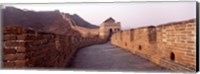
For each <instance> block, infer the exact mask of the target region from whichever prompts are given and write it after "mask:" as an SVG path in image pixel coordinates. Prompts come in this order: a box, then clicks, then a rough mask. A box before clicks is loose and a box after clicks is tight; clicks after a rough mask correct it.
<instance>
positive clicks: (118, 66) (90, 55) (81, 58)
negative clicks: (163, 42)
mask: <svg viewBox="0 0 200 74" xmlns="http://www.w3.org/2000/svg"><path fill="white" fill-rule="evenodd" d="M71 69H73V70H74V69H75V70H108V71H162V72H163V71H170V70H167V69H165V68H162V67H159V66H157V65H155V64H154V63H151V62H150V61H148V60H146V59H144V58H141V57H139V56H137V55H135V54H131V53H130V52H128V51H125V50H123V49H122V48H119V47H116V46H113V45H111V43H110V42H108V43H106V44H98V45H93V46H89V47H85V48H82V49H80V50H79V51H78V53H77V54H76V56H75V57H74V59H73V61H72V63H71Z"/></svg>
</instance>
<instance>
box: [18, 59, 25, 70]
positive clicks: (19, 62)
mask: <svg viewBox="0 0 200 74" xmlns="http://www.w3.org/2000/svg"><path fill="white" fill-rule="evenodd" d="M15 66H16V67H17V68H21V67H25V66H26V60H16V61H15Z"/></svg>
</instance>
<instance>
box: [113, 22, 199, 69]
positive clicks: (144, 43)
mask: <svg viewBox="0 0 200 74" xmlns="http://www.w3.org/2000/svg"><path fill="white" fill-rule="evenodd" d="M111 43H112V44H114V45H116V46H119V47H122V48H125V49H127V50H128V51H130V52H132V53H134V54H137V55H140V56H142V57H143V58H146V59H148V60H150V61H152V62H154V63H156V64H158V65H160V66H163V67H165V68H168V69H171V70H174V71H195V70H196V24H195V20H193V19H192V20H188V21H181V22H175V23H168V24H161V25H159V26H156V27H153V26H149V27H141V28H136V29H130V30H124V31H121V32H117V33H115V34H114V35H113V36H112V40H111Z"/></svg>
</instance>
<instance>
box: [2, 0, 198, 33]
mask: <svg viewBox="0 0 200 74" xmlns="http://www.w3.org/2000/svg"><path fill="white" fill-rule="evenodd" d="M5 6H13V7H16V8H20V9H28V10H34V11H54V10H59V11H60V12H64V13H69V14H77V15H79V16H80V17H82V18H83V19H84V20H86V21H88V22H89V23H91V24H94V25H98V26H99V25H100V24H101V23H102V22H103V21H104V20H106V19H107V18H109V17H113V18H114V19H115V20H116V21H117V22H121V26H122V29H129V28H136V27H141V26H148V25H155V26H156V25H159V24H164V23H169V22H175V21H182V20H188V19H193V18H196V2H135V3H79V4H77V3H75V4H73V3H71V4H69V3H68V4H12V5H11V4H10V5H9V4H7V5H5Z"/></svg>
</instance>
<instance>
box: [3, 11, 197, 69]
mask: <svg viewBox="0 0 200 74" xmlns="http://www.w3.org/2000/svg"><path fill="white" fill-rule="evenodd" d="M56 14H58V15H55V16H59V19H60V20H57V21H56V24H55V25H58V24H62V25H63V24H64V25H66V24H68V25H69V26H66V27H68V28H65V27H64V28H63V26H61V28H62V29H60V28H56V30H58V29H59V31H58V32H62V31H63V30H65V32H66V33H64V32H63V33H64V34H62V33H61V34H59V33H58V32H54V33H52V32H53V31H56V30H54V28H53V30H52V31H50V32H46V31H45V32H44V31H38V30H33V29H26V28H22V27H19V26H14V25H9V24H4V25H3V50H2V51H3V53H2V54H3V55H2V62H3V63H2V65H3V68H56V69H57V68H66V67H68V66H69V65H70V61H71V59H72V58H73V57H74V55H75V54H76V52H77V51H78V50H79V49H81V48H83V47H87V46H91V45H94V44H101V43H105V42H107V41H110V42H111V43H112V44H113V45H114V46H117V47H119V48H123V49H124V50H126V51H129V52H130V53H132V54H136V55H139V56H140V57H143V58H145V59H147V60H149V61H151V62H153V63H155V64H156V65H158V66H161V67H164V68H166V69H169V70H172V71H181V72H182V71H195V70H196V20H195V19H191V20H186V21H179V22H174V23H167V24H161V25H158V26H146V27H140V28H133V29H127V30H121V23H120V22H115V20H114V19H113V18H111V17H110V18H108V19H107V20H105V21H104V22H103V23H102V24H101V25H100V26H99V28H86V27H81V26H78V25H76V23H75V21H73V20H72V19H70V18H68V17H66V16H65V14H64V13H60V12H56ZM60 17H62V18H60ZM8 18H9V17H8ZM54 19H56V18H54ZM11 22H12V20H11ZM39 22H41V21H39ZM60 22H62V23H60ZM53 23H55V22H53ZM57 23H58V24H57ZM20 24H21V23H20ZM22 24H24V23H22ZM32 24H34V23H32ZM45 25H46V24H45ZM102 61H103V60H102ZM119 64H120V63H119Z"/></svg>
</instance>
